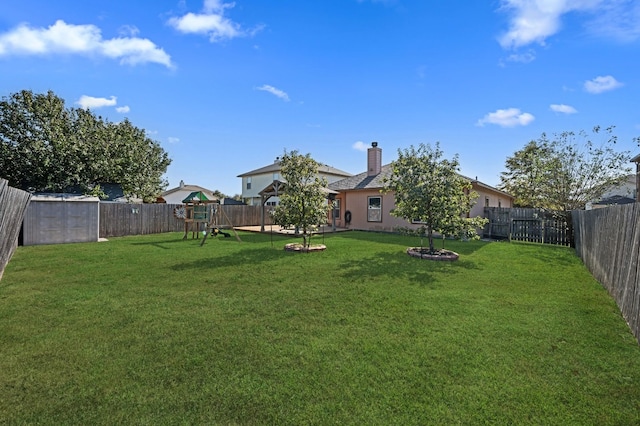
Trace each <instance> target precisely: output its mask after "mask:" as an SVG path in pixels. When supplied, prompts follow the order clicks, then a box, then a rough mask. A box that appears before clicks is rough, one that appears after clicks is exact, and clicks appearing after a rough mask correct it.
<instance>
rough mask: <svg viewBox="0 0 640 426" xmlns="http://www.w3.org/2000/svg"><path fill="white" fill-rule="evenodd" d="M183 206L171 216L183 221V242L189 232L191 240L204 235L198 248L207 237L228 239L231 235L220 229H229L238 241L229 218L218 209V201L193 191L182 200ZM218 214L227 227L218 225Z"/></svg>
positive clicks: (200, 192)
mask: <svg viewBox="0 0 640 426" xmlns="http://www.w3.org/2000/svg"><path fill="white" fill-rule="evenodd" d="M182 203H183V204H184V205H183V206H178V207H176V208H175V209H174V211H173V215H174V216H175V217H177V218H178V219H182V220H184V235H183V237H182V239H183V240H186V239H187V237H188V235H189V232H191V238H200V233H202V234H203V235H204V237H203V239H202V242H201V243H200V246H203V245H204V243H205V242H206V241H207V236H209V235H213V236H214V237H217V236H218V234H220V235H223V236H224V237H225V238H229V237H230V236H231V234H229V233H228V232H224V231H223V230H222V229H223V228H224V229H231V230H232V231H233V233H234V234H235V236H236V239H237V240H238V241H241V240H240V237H239V236H238V234H237V232H236V231H235V229H234V228H233V225H232V224H231V221H230V220H229V217H228V216H227V215H226V213H225V212H224V210H223V209H222V208H220V203H219V201H218V200H209V199H208V198H207V196H206V195H204V194H203V193H202V191H195V192H192V193H191V194H189V195H188V196H187V197H186V198H185V199H184V200H182ZM218 212H220V213H221V214H222V216H224V218H225V219H226V221H227V226H220V225H218V223H217V222H218Z"/></svg>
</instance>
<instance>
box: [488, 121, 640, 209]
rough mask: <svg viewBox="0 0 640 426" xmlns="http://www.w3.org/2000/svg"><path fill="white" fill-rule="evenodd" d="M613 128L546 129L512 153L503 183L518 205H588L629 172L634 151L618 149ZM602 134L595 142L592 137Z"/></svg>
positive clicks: (552, 206) (506, 164)
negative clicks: (549, 131) (553, 131)
mask: <svg viewBox="0 0 640 426" xmlns="http://www.w3.org/2000/svg"><path fill="white" fill-rule="evenodd" d="M613 130H614V128H613V127H608V128H606V129H601V128H600V127H599V126H596V127H594V128H593V131H592V133H591V134H588V133H587V132H584V131H581V132H578V133H574V132H562V133H559V134H554V135H553V138H552V139H549V138H548V137H547V135H546V134H544V133H543V134H542V136H541V137H540V138H539V139H538V140H534V141H530V142H529V143H528V144H527V145H525V147H524V148H522V149H521V150H519V151H516V152H515V153H514V155H513V156H511V157H508V158H507V160H506V163H505V166H506V171H504V172H502V173H501V176H500V181H501V183H500V185H499V187H500V189H502V190H504V191H506V192H509V193H510V194H512V195H513V196H514V197H515V200H514V204H515V205H516V206H520V207H535V208H543V209H548V210H554V211H570V210H579V209H584V208H585V205H586V204H587V203H588V202H590V201H597V200H598V199H599V198H600V197H601V196H602V194H604V193H605V192H606V191H607V190H608V189H609V188H611V187H613V186H615V185H618V184H619V183H620V182H621V181H623V180H624V179H625V178H626V176H627V175H628V174H629V173H630V172H631V168H630V167H629V161H630V158H631V156H630V153H629V152H628V151H625V152H617V151H616V150H615V149H614V146H615V143H616V141H617V138H616V136H615V135H614V133H613ZM599 135H604V136H605V138H606V140H605V141H604V142H602V143H600V144H596V143H595V142H594V141H593V140H592V138H594V137H599Z"/></svg>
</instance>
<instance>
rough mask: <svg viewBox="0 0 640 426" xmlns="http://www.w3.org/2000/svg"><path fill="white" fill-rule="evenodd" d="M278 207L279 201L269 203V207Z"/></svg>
mask: <svg viewBox="0 0 640 426" xmlns="http://www.w3.org/2000/svg"><path fill="white" fill-rule="evenodd" d="M277 205H278V202H277V201H267V206H271V207H274V206H277Z"/></svg>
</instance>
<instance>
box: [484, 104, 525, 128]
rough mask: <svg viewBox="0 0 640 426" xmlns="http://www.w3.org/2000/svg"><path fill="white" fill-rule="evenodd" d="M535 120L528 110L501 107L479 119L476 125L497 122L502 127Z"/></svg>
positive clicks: (519, 124) (521, 124)
mask: <svg viewBox="0 0 640 426" xmlns="http://www.w3.org/2000/svg"><path fill="white" fill-rule="evenodd" d="M533 120H535V117H534V116H533V115H532V114H529V113H528V112H521V111H520V110H519V109H518V108H508V109H499V110H497V111H496V112H490V113H489V114H487V115H485V116H484V117H483V118H481V119H480V120H478V122H477V123H476V125H478V126H484V125H485V124H496V125H498V126H501V127H515V126H526V125H528V124H529V123H531V122H532V121H533Z"/></svg>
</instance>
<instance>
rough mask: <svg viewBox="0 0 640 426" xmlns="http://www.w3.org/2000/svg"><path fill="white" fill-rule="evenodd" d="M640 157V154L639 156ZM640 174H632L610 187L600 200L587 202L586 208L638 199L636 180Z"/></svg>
mask: <svg viewBox="0 0 640 426" xmlns="http://www.w3.org/2000/svg"><path fill="white" fill-rule="evenodd" d="M638 157H640V156H638ZM638 176H640V175H636V174H630V175H628V176H627V177H626V178H625V179H624V180H623V181H622V182H621V183H620V184H619V185H616V186H612V187H611V188H608V189H607V190H606V191H605V192H604V193H603V194H602V196H601V197H600V199H599V200H598V201H592V202H589V203H587V204H586V206H585V210H591V209H598V208H602V207H607V206H613V205H619V204H631V203H635V202H636V201H637V199H638V198H637V189H636V185H637V183H636V180H637V179H639V177H638Z"/></svg>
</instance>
